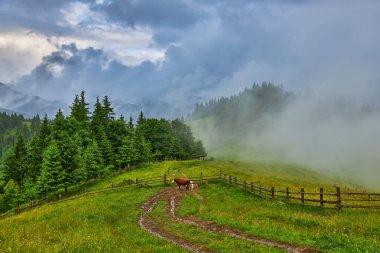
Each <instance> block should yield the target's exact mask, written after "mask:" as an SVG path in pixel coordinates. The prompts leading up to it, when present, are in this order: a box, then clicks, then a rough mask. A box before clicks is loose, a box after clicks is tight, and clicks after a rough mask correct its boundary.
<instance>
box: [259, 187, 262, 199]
mask: <svg viewBox="0 0 380 253" xmlns="http://www.w3.org/2000/svg"><path fill="white" fill-rule="evenodd" d="M259 187H260V196H261V195H262V194H261V185H259Z"/></svg>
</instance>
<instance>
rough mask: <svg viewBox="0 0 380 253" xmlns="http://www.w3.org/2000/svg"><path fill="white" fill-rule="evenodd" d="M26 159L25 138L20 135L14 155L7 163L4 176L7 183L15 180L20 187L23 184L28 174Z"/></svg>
mask: <svg viewBox="0 0 380 253" xmlns="http://www.w3.org/2000/svg"><path fill="white" fill-rule="evenodd" d="M25 157H26V147H25V143H24V138H23V137H22V136H21V135H19V136H18V137H17V141H16V145H15V147H14V150H13V154H12V155H11V156H10V157H9V158H8V159H7V160H6V162H5V166H4V176H5V180H6V181H8V180H10V179H13V180H14V181H15V182H16V183H17V184H18V185H20V186H21V185H22V184H23V179H24V177H25V173H26V169H25Z"/></svg>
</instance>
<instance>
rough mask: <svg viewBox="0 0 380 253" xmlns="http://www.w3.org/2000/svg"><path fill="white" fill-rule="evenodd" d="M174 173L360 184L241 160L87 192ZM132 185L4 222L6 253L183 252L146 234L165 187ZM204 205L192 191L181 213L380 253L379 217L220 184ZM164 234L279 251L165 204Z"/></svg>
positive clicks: (182, 166)
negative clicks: (213, 228)
mask: <svg viewBox="0 0 380 253" xmlns="http://www.w3.org/2000/svg"><path fill="white" fill-rule="evenodd" d="M165 172H169V174H168V175H169V179H170V178H171V177H172V176H173V172H174V173H175V174H176V175H177V176H178V175H182V173H183V174H185V175H187V176H189V177H192V176H199V175H200V173H201V172H202V173H203V174H204V175H217V174H219V173H225V174H232V175H234V176H238V177H239V178H244V179H246V180H249V181H251V180H253V181H254V182H257V183H259V184H262V185H263V186H275V187H278V188H283V187H290V188H294V189H298V188H299V187H304V188H305V189H307V190H310V191H316V190H317V189H319V187H324V188H325V189H334V187H335V186H336V185H339V186H341V187H342V189H356V188H359V187H358V186H357V185H354V184H352V183H351V182H343V181H341V180H339V178H335V177H329V176H328V175H322V174H319V173H316V172H314V171H312V170H308V169H305V168H301V167H294V166H288V165H283V164H265V163H241V162H204V161H186V162H164V163H151V164H144V165H141V166H139V167H137V168H135V169H134V170H132V171H129V172H126V173H124V174H120V175H117V176H114V177H110V178H107V179H104V180H102V181H100V182H98V183H96V184H94V185H92V186H91V187H90V189H96V188H101V187H107V186H110V185H111V184H112V183H113V184H115V185H117V184H118V183H121V182H122V181H123V180H125V179H132V180H135V179H136V178H144V177H152V176H161V175H163V174H164V173H165ZM163 187H164V185H159V186H154V187H141V188H138V187H130V188H125V189H117V190H115V191H114V192H112V191H109V192H105V193H99V194H93V195H89V196H85V197H82V198H78V199H75V200H71V201H67V202H62V203H58V204H51V205H47V206H42V207H39V208H35V209H34V210H31V211H27V212H24V213H21V214H18V215H15V216H12V217H9V218H6V219H4V220H0V228H1V230H0V249H1V250H2V251H3V252H186V250H184V249H182V248H180V247H178V246H176V245H174V244H172V243H170V242H167V241H165V240H163V239H160V238H157V237H155V236H153V235H151V234H149V233H148V232H146V231H144V230H143V229H141V228H140V227H139V225H138V219H139V217H140V215H141V213H142V211H141V210H140V208H139V207H140V206H141V205H142V204H143V203H144V202H146V200H148V199H149V198H150V197H152V196H154V195H155V194H157V193H158V192H160V191H161V190H162V189H163ZM196 191H197V193H199V194H200V195H201V196H203V198H204V199H203V200H199V199H197V198H195V197H194V195H193V194H191V193H190V192H187V193H186V195H185V197H184V199H183V201H182V202H181V205H180V207H179V209H178V210H177V213H178V215H179V216H183V217H185V216H189V215H192V216H194V217H197V218H199V219H202V220H206V221H212V222H214V223H216V224H219V225H222V226H228V227H231V228H235V229H238V230H240V231H243V232H245V233H247V234H251V235H257V236H260V237H263V238H267V239H273V240H278V241H281V242H285V243H289V244H293V245H304V246H309V247H312V248H315V249H317V250H320V251H323V252H380V211H378V210H347V209H343V210H341V211H337V210H327V209H321V208H319V207H306V206H301V205H292V204H286V203H282V202H278V201H270V200H264V199H261V198H258V197H255V196H254V195H252V194H249V193H246V192H244V190H243V189H242V188H237V187H235V186H229V185H228V184H225V183H223V182H220V181H210V182H207V183H205V184H202V185H201V187H200V188H199V189H197V190H196ZM150 216H151V217H152V218H154V219H155V220H156V221H157V222H158V223H159V224H161V226H162V227H163V229H164V230H165V231H167V233H170V234H173V235H177V236H181V238H184V239H186V240H188V241H191V242H193V243H199V244H206V245H207V249H208V250H209V251H213V252H281V250H279V249H275V248H271V247H269V246H265V245H260V244H254V243H251V242H246V241H244V240H242V239H237V238H231V237H229V236H226V235H224V234H220V233H212V232H210V231H204V230H202V229H200V228H197V227H191V226H189V225H183V224H175V223H173V224H172V223H169V222H167V220H168V217H167V216H168V214H167V212H166V209H165V203H164V202H163V201H161V202H159V203H158V205H157V207H156V208H155V209H154V210H153V211H152V213H151V214H150Z"/></svg>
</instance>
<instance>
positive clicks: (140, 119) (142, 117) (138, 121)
mask: <svg viewBox="0 0 380 253" xmlns="http://www.w3.org/2000/svg"><path fill="white" fill-rule="evenodd" d="M144 122H145V117H144V113H143V112H142V111H141V112H140V114H139V118H138V119H137V125H138V126H141V125H142V124H144Z"/></svg>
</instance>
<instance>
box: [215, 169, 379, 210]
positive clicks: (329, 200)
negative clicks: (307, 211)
mask: <svg viewBox="0 0 380 253" xmlns="http://www.w3.org/2000/svg"><path fill="white" fill-rule="evenodd" d="M219 179H220V180H222V181H223V182H225V183H226V184H229V185H236V186H238V187H242V188H244V190H245V191H247V192H250V193H252V194H254V195H256V196H259V197H262V198H266V199H273V200H281V201H285V202H289V203H298V204H302V205H307V206H320V207H327V208H336V209H342V208H372V209H380V193H365V192H342V191H341V189H340V187H336V191H335V192H326V191H325V190H324V189H323V188H319V192H318V191H316V192H311V191H307V192H306V191H305V190H304V188H300V190H299V191H290V190H289V187H287V188H286V189H277V188H275V187H270V188H268V187H264V186H262V185H259V184H255V183H254V182H247V181H245V180H239V179H238V178H237V177H233V176H231V175H228V176H227V175H225V174H222V173H220V175H219Z"/></svg>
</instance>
